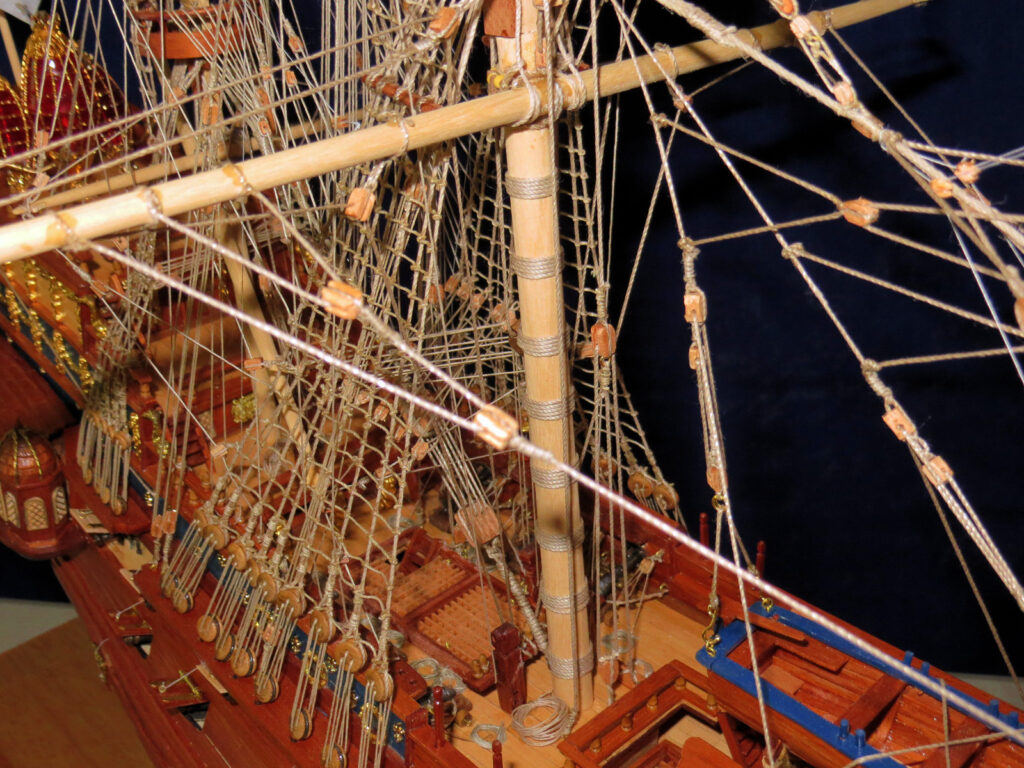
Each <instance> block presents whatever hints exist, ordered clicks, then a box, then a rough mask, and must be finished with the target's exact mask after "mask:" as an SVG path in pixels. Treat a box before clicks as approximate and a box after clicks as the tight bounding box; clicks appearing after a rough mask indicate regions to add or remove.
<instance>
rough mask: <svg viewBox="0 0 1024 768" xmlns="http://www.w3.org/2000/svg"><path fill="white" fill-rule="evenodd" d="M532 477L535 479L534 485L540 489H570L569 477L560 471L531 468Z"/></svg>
mask: <svg viewBox="0 0 1024 768" xmlns="http://www.w3.org/2000/svg"><path fill="white" fill-rule="evenodd" d="M530 475H531V476H532V477H533V484H534V485H536V486H539V487H540V488H551V489H556V488H568V487H569V475H568V474H566V473H565V472H563V471H562V470H560V469H543V468H541V467H530Z"/></svg>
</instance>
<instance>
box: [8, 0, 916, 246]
mask: <svg viewBox="0 0 1024 768" xmlns="http://www.w3.org/2000/svg"><path fill="white" fill-rule="evenodd" d="M919 1H920V0H860V2H856V3H851V4H849V5H845V6H840V7H839V8H836V9H834V10H832V11H831V12H829V16H830V18H831V23H832V26H834V27H836V28H839V27H843V26H849V25H851V24H856V23H859V22H861V21H866V20H868V19H871V18H874V17H876V16H880V15H883V14H886V13H889V12H892V11H896V10H899V9H901V8H906V7H907V6H910V5H916V4H918V3H919ZM811 15H812V16H814V15H815V14H811ZM750 32H751V34H753V35H754V37H755V38H756V39H757V40H758V42H759V44H760V46H761V48H762V49H764V50H767V49H769V48H777V47H779V46H782V45H787V44H789V43H791V42H792V39H793V38H792V34H791V33H790V31H789V26H788V23H786V22H785V21H779V22H775V23H773V24H767V25H764V26H762V27H757V28H755V29H753V30H751V31H750ZM739 56H740V53H739V52H738V51H736V50H735V49H733V48H729V47H727V46H724V45H719V44H717V43H714V42H711V41H708V40H704V41H701V42H698V43H693V44H690V45H683V46H679V47H677V48H672V49H669V50H665V51H662V52H658V53H656V54H654V55H653V56H643V57H640V58H638V59H635V60H628V61H622V62H616V63H614V64H606V65H603V66H601V67H598V68H597V69H596V70H588V71H586V72H583V73H582V74H581V82H582V84H583V87H584V89H585V92H586V93H585V96H586V98H587V99H588V100H589V99H593V98H594V93H595V91H597V90H599V91H600V93H601V95H602V96H609V95H612V94H615V93H622V92H623V91H627V90H630V89H632V88H635V87H637V86H638V85H639V84H640V83H641V82H644V83H654V82H658V81H661V80H664V79H665V78H666V77H667V76H677V75H680V74H683V73H686V72H693V71H696V70H699V69H703V68H705V67H708V66H712V65H714V64H720V63H723V62H727V61H733V60H735V59H737V58H739ZM558 87H560V88H562V90H563V91H564V92H567V93H568V92H570V91H571V89H572V88H573V83H572V82H571V81H570V80H569V79H567V78H562V79H559V80H558ZM538 88H539V90H540V91H541V93H540V96H541V105H542V108H546V105H547V96H546V94H545V93H544V92H543V90H544V85H543V83H541V84H538ZM530 113H531V96H530V93H529V92H528V91H527V89H526V88H515V89H511V90H508V91H502V92H499V93H495V94H492V95H490V96H483V97H480V98H478V99H472V100H470V101H464V102H462V103H459V104H454V105H452V106H449V107H443V108H441V109H437V110H434V111H432V112H427V113H424V114H419V115H415V116H413V117H410V118H408V119H406V120H404V121H401V122H393V123H388V124H386V125H377V126H373V127H370V128H364V129H362V130H359V131H353V132H351V133H347V134H345V135H343V136H336V137H333V138H330V139H323V140H321V141H317V142H314V143H311V144H306V145H304V146H301V147H295V148H293V149H287V150H282V151H281V152H276V153H274V154H272V155H266V156H264V157H257V158H253V159H252V160H247V161H245V162H243V163H238V164H230V165H227V166H225V167H223V168H219V169H216V170H212V171H206V172H204V173H197V174H193V175H191V176H188V177H186V178H183V179H175V180H172V181H167V182H164V183H162V184H157V185H155V186H152V187H148V188H145V189H141V190H136V191H132V192H126V193H124V194H120V195H116V196H114V197H109V198H105V199H102V200H96V201H94V202H90V203H85V204H82V205H76V206H74V207H72V208H69V209H66V210H64V211H61V212H60V213H50V214H43V215H41V216H36V217H35V218H32V219H28V220H26V221H21V222H17V223H15V224H8V225H7V226H5V227H2V228H0V263H4V262H7V261H11V260H12V259H19V258H25V257H28V256H33V255H35V254H37V253H42V252H43V251H48V250H52V249H54V248H60V247H65V246H68V245H69V244H72V243H74V242H75V241H76V240H92V239H97V238H101V237H106V236H109V235H113V234H115V233H117V232H122V231H125V230H130V229H134V228H137V227H143V226H147V225H152V224H154V223H155V221H156V220H155V219H154V217H153V216H152V215H151V213H150V203H151V202H153V203H155V204H156V205H158V206H159V207H160V208H161V209H162V210H163V212H164V213H165V214H166V215H168V216H177V215H179V214H182V213H185V212H187V211H191V210H194V209H196V208H202V207H205V206H209V205H214V204H216V203H221V202H224V201H227V200H232V199H235V198H237V197H241V196H244V195H245V194H246V193H247V192H248V191H249V190H250V189H255V190H264V189H269V188H271V187H276V186H281V185H284V184H290V183H292V182H295V181H300V180H302V179H308V178H311V177H313V176H317V175H320V174H323V173H329V172H332V171H338V170H342V169H344V168H349V167H352V166H354V165H359V164H360V163H368V162H373V161H376V160H382V159H385V158H388V157H392V156H395V155H404V154H405V153H406V152H407V151H408V150H410V149H418V148H420V147H425V146H430V145H433V144H438V143H440V142H443V141H448V140H451V139H455V138H459V137H461V136H467V135H469V134H473V133H480V132H481V131H485V130H490V129H492V128H499V127H502V126H508V125H512V124H514V123H516V122H519V121H520V120H523V119H525V118H527V117H528V116H529V115H530Z"/></svg>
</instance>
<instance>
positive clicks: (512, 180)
mask: <svg viewBox="0 0 1024 768" xmlns="http://www.w3.org/2000/svg"><path fill="white" fill-rule="evenodd" d="M505 190H506V191H507V192H508V196H509V197H511V198H512V199H513V200H542V199H544V198H545V197H551V196H552V195H554V194H555V177H554V176H531V177H521V176H506V177H505Z"/></svg>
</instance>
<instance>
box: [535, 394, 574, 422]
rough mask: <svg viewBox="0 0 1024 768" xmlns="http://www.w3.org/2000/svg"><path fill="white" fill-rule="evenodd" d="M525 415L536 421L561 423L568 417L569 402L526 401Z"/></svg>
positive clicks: (563, 400) (565, 399)
mask: <svg viewBox="0 0 1024 768" xmlns="http://www.w3.org/2000/svg"><path fill="white" fill-rule="evenodd" d="M525 407H526V415H527V416H529V417H530V418H531V419H537V420H538V421H561V420H562V419H564V418H565V417H566V416H568V415H569V408H570V406H569V400H568V398H562V399H560V400H527V401H526V403H525Z"/></svg>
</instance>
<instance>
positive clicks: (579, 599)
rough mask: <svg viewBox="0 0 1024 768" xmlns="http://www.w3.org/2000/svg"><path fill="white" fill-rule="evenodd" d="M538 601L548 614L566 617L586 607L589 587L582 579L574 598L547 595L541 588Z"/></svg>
mask: <svg viewBox="0 0 1024 768" xmlns="http://www.w3.org/2000/svg"><path fill="white" fill-rule="evenodd" d="M540 601H541V602H542V603H543V604H544V607H545V608H547V610H548V613H560V614H562V615H564V616H568V615H571V614H573V613H578V612H579V611H581V610H582V609H584V608H586V607H587V603H589V602H590V587H589V586H588V585H587V580H586V579H583V587H582V588H580V589H579V590H577V592H576V595H575V596H573V595H549V594H548V593H547V592H545V591H544V587H541V589H540Z"/></svg>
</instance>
